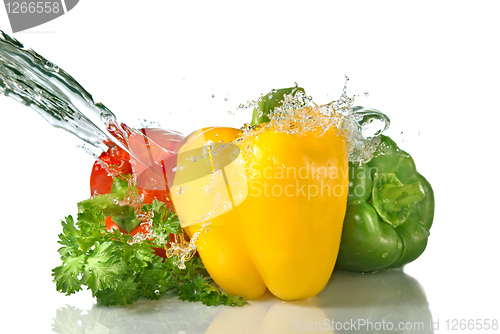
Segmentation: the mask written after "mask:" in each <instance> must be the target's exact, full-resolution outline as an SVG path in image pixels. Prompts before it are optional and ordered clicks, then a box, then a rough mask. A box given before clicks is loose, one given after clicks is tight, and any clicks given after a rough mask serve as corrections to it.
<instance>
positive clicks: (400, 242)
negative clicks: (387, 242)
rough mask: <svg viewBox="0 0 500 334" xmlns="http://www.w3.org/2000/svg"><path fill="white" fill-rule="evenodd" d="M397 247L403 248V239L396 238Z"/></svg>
mask: <svg viewBox="0 0 500 334" xmlns="http://www.w3.org/2000/svg"><path fill="white" fill-rule="evenodd" d="M398 249H403V241H401V239H399V240H398Z"/></svg>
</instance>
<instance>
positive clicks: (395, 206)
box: [336, 135, 434, 272]
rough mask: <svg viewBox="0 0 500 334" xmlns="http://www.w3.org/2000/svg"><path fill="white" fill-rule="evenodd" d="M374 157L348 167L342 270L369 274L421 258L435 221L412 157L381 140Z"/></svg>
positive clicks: (429, 193)
mask: <svg viewBox="0 0 500 334" xmlns="http://www.w3.org/2000/svg"><path fill="white" fill-rule="evenodd" d="M380 138H381V143H380V145H379V147H378V148H377V151H376V152H375V154H374V158H373V159H371V160H370V161H369V162H368V163H366V164H353V163H350V166H349V174H350V175H349V194H348V200H347V211H346V216H345V219H344V227H343V231H342V239H341V243H340V251H339V255H338V258H337V264H336V267H337V268H338V269H343V270H350V271H361V272H369V271H376V270H381V269H386V268H398V267H402V266H404V265H405V264H407V263H410V262H412V261H413V260H415V259H416V258H418V257H419V256H420V255H421V254H422V253H423V251H424V250H425V247H426V245H427V239H428V237H429V230H430V228H431V225H432V220H433V218H434V193H433V191H432V188H431V185H430V184H429V182H427V180H426V179H425V178H424V177H423V176H422V175H420V174H419V173H418V172H417V170H416V168H415V163H414V161H413V159H412V158H411V156H410V155H409V154H408V153H406V152H405V151H403V150H400V149H399V148H398V147H397V145H396V143H395V142H394V141H393V140H391V139H390V138H389V137H387V136H384V135H381V136H380Z"/></svg>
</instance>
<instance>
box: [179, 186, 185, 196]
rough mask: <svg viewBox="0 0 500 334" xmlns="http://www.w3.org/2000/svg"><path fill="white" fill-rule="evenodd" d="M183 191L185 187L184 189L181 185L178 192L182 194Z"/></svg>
mask: <svg viewBox="0 0 500 334" xmlns="http://www.w3.org/2000/svg"><path fill="white" fill-rule="evenodd" d="M183 192H184V189H182V187H179V189H178V190H177V193H178V194H179V195H181V194H182V193H183Z"/></svg>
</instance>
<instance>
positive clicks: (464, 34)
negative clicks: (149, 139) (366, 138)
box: [0, 0, 500, 333]
mask: <svg viewBox="0 0 500 334" xmlns="http://www.w3.org/2000/svg"><path fill="white" fill-rule="evenodd" d="M499 9H500V7H499V6H498V5H497V2H496V1H475V2H465V1H453V2H444V1H432V2H427V1H416V2H401V1H351V2H349V3H348V4H347V2H345V3H340V2H333V1H309V2H305V1H300V2H294V1H283V2H273V1H269V2H258V1H248V2H245V3H243V4H239V3H237V2H235V1H233V2H227V3H220V2H217V1H203V2H202V1H200V2H197V1H175V2H174V1H152V0H150V1H115V0H113V1H112V0H106V1H97V0H86V1H80V3H79V4H78V5H77V6H76V7H75V8H74V9H73V10H72V11H70V12H68V13H67V14H66V15H64V16H62V17H60V18H58V19H56V20H54V21H52V22H49V23H46V24H44V25H42V26H39V27H35V28H32V29H30V30H28V31H25V32H20V33H16V34H13V36H14V37H16V38H17V39H19V40H20V41H21V42H23V43H24V44H25V45H26V46H29V47H31V48H33V49H34V50H36V51H37V52H38V53H40V54H41V55H43V56H44V57H46V58H47V59H49V60H51V61H53V62H54V63H56V64H58V65H59V66H60V67H62V68H63V69H64V70H65V71H67V72H69V73H70V74H71V75H72V76H73V77H74V78H75V79H76V80H77V81H78V82H79V83H80V84H81V85H82V86H83V87H84V88H85V89H86V90H87V91H89V92H90V93H91V94H92V95H93V97H94V99H95V100H96V101H100V102H103V103H104V104H105V105H106V106H107V107H108V108H109V109H111V110H112V111H113V112H114V113H115V114H116V115H117V116H118V118H120V119H121V120H123V121H125V122H126V123H128V124H132V125H138V124H139V123H138V119H147V120H150V121H159V122H160V124H161V125H162V126H163V127H166V128H171V129H176V130H179V131H181V132H183V133H185V134H188V133H189V132H190V131H193V130H196V129H198V128H201V127H205V126H211V125H231V126H240V125H241V124H242V122H245V121H249V120H250V118H251V110H237V109H236V107H237V106H238V105H239V104H240V103H246V101H247V100H251V99H255V98H257V97H258V96H260V94H261V93H266V92H268V91H269V90H270V89H272V88H282V87H289V86H292V85H293V84H294V82H297V83H298V84H299V85H300V86H302V87H304V88H305V89H306V92H307V93H308V94H310V95H312V96H313V98H314V99H315V101H317V102H318V103H326V102H329V101H331V100H334V99H337V98H338V97H339V96H340V93H341V90H342V87H343V85H344V75H347V76H348V77H349V78H350V82H349V84H348V90H347V92H348V94H349V95H354V94H359V98H358V100H357V101H356V104H358V105H364V106H367V107H373V108H376V109H378V110H381V111H383V112H384V113H386V114H387V115H388V116H389V117H390V118H391V121H392V122H391V129H390V131H389V134H390V135H391V136H393V138H394V139H395V140H396V141H397V142H398V143H400V144H401V147H402V148H403V149H405V150H407V151H408V152H409V153H411V154H412V155H413V157H414V158H415V161H416V164H417V168H418V170H419V171H420V172H421V173H422V174H423V175H424V176H426V177H427V179H428V180H429V181H430V183H431V184H432V185H433V187H434V191H435V196H436V214H435V220H434V226H433V228H432V230H431V237H430V239H429V245H428V249H427V250H426V252H425V253H424V254H423V255H422V256H421V257H420V258H419V259H418V260H417V261H416V262H414V263H412V264H410V265H408V266H406V268H405V271H406V273H408V274H410V275H411V276H412V277H414V278H415V279H417V280H418V281H419V282H420V284H421V285H422V286H423V288H424V290H425V292H426V294H427V299H428V301H429V307H430V310H431V312H432V316H433V318H434V319H439V320H440V321H441V326H442V327H441V328H443V326H444V325H443V322H444V321H445V320H446V319H454V318H458V319H477V318H497V319H500V312H499V311H498V299H499V297H500V294H499V287H498V273H497V269H496V267H497V266H498V256H499V255H500V254H499V247H498V244H499V242H498V238H499V237H500V227H499V224H500V220H499V216H498V213H497V210H498V205H499V200H500V198H499V195H498V189H500V183H499V176H498V175H499V172H498V168H497V164H498V163H497V160H498V158H497V155H498V152H499V150H498V144H499V140H498V127H499V122H500V116H499V115H500V107H499V103H498V102H499V99H498V96H499V94H500V84H499V78H500V65H499V63H500V51H499V50H500V49H499V48H498V36H499V32H500V23H499V20H498V12H499ZM0 29H2V30H4V31H5V32H7V33H9V34H12V31H11V30H10V25H9V23H8V19H7V15H6V12H5V11H4V9H3V8H1V9H0ZM364 92H369V97H366V96H365V95H364ZM212 95H213V96H214V97H212ZM226 100H227V101H226ZM228 111H233V112H234V113H235V115H231V114H229V113H228ZM0 115H1V116H0V117H1V128H2V131H0V145H1V146H0V147H1V152H2V154H1V162H2V163H1V164H0V176H1V178H2V182H1V185H2V188H1V189H2V192H3V195H2V196H1V198H2V200H1V201H0V212H2V219H1V222H2V224H3V237H2V242H1V243H0V249H1V254H2V266H1V268H2V269H1V276H0V277H1V278H0V279H1V281H2V286H3V288H2V290H3V291H2V294H1V295H2V303H4V304H6V305H7V307H8V308H9V310H8V311H7V313H5V312H3V315H2V317H5V320H6V321H7V323H9V324H11V325H16V326H17V328H18V329H19V330H21V328H22V329H27V328H29V329H36V332H37V333H46V332H50V326H51V324H52V318H53V317H55V315H56V309H58V308H59V307H62V306H64V305H66V304H69V305H73V306H76V307H79V308H81V309H82V310H88V309H90V308H91V306H92V304H93V303H94V300H93V299H92V298H91V296H90V295H89V294H88V292H81V293H80V294H77V295H75V296H71V297H65V296H62V295H60V294H58V293H57V292H56V291H55V286H54V285H53V284H52V283H51V276H50V274H51V269H52V268H53V267H55V266H57V265H59V257H58V254H57V249H58V244H57V242H56V241H57V234H58V233H59V232H60V224H59V220H60V219H62V218H63V217H65V216H66V215H69V214H74V213H75V210H76V203H77V202H78V201H79V200H82V199H85V198H86V197H88V195H90V194H89V189H88V188H89V186H88V178H89V175H90V169H91V165H92V158H91V157H90V156H87V155H86V154H85V153H84V152H83V151H82V150H79V149H76V148H75V145H76V144H79V142H78V140H77V139H75V138H73V137H72V136H71V135H69V134H67V133H65V132H64V131H62V130H59V129H55V128H53V127H51V126H50V125H49V124H48V123H47V122H46V121H44V120H43V119H42V117H40V116H39V115H38V114H36V112H35V111H33V110H31V109H28V108H26V107H24V106H22V105H20V104H18V103H17V102H15V101H14V100H11V99H9V98H7V97H3V96H0ZM22 332H27V331H24V330H23V331H22ZM440 332H444V330H442V331H440Z"/></svg>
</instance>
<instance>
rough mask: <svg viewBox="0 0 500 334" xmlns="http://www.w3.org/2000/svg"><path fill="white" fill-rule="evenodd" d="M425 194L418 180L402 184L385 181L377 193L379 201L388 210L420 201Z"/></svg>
mask: <svg viewBox="0 0 500 334" xmlns="http://www.w3.org/2000/svg"><path fill="white" fill-rule="evenodd" d="M424 196H425V192H424V188H423V187H422V184H421V183H420V182H414V183H409V184H404V185H400V186H397V185H394V184H390V183H386V184H384V185H383V186H382V189H380V191H379V193H378V197H379V199H380V202H382V203H384V208H385V209H386V210H388V211H399V210H401V209H402V208H403V207H404V206H405V205H408V204H411V203H415V202H418V201H421V200H422V199H423V198H424Z"/></svg>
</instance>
